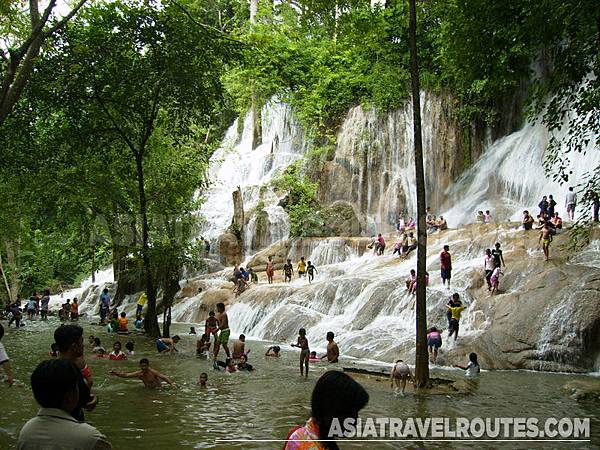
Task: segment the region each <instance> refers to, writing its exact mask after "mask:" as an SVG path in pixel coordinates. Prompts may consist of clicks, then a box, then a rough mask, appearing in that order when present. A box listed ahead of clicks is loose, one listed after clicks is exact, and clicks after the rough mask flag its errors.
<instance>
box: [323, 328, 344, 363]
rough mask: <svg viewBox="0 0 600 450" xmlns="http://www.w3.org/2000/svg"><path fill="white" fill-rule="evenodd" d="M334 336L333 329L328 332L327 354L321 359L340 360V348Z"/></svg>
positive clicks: (331, 361) (332, 361)
mask: <svg viewBox="0 0 600 450" xmlns="http://www.w3.org/2000/svg"><path fill="white" fill-rule="evenodd" d="M334 337H335V336H334V334H333V331H328V332H327V342H328V343H327V354H326V355H323V356H322V357H321V359H325V358H327V361H329V362H330V363H336V362H338V359H339V357H340V349H339V347H338V345H337V343H336V342H335V341H334V340H333V338H334Z"/></svg>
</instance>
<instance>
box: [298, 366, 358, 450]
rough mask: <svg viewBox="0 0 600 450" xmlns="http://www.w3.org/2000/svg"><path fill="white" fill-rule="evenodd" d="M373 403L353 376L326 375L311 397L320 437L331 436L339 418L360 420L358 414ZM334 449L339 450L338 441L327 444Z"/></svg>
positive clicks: (319, 381) (320, 380)
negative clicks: (332, 425) (334, 423)
mask: <svg viewBox="0 0 600 450" xmlns="http://www.w3.org/2000/svg"><path fill="white" fill-rule="evenodd" d="M368 402H369V394H368V393H367V391H366V390H365V388H363V387H362V386H361V385H360V384H359V383H357V382H356V381H355V380H354V379H353V378H352V377H350V376H349V375H347V374H345V373H344V372H340V371H338V370H330V371H327V372H325V373H324V374H323V375H322V376H321V378H319V380H318V381H317V384H315V387H314V389H313V392H312V397H311V402H310V403H311V416H312V418H313V419H314V420H315V421H316V422H317V425H318V426H319V437H320V438H321V439H322V440H325V439H330V437H329V436H328V434H329V429H330V428H331V422H332V421H333V419H334V418H337V419H338V420H339V421H340V422H343V421H344V419H346V418H356V417H358V412H359V411H360V410H361V409H362V408H364V407H365V405H366V404H367V403H368ZM324 444H325V445H326V446H327V447H328V448H331V449H337V448H338V447H337V445H336V444H335V442H326V443H325V442H324Z"/></svg>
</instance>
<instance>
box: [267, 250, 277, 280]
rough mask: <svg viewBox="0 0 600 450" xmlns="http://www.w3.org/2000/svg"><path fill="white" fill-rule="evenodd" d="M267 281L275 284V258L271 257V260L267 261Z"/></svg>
mask: <svg viewBox="0 0 600 450" xmlns="http://www.w3.org/2000/svg"><path fill="white" fill-rule="evenodd" d="M266 272H267V281H268V282H269V284H273V276H274V275H275V266H274V265H273V258H272V257H271V256H269V260H268V261H267V268H266Z"/></svg>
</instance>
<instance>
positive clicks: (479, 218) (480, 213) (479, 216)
mask: <svg viewBox="0 0 600 450" xmlns="http://www.w3.org/2000/svg"><path fill="white" fill-rule="evenodd" d="M475 222H477V223H484V222H485V216H484V215H483V211H477V217H475Z"/></svg>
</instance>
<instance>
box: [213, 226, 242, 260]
mask: <svg viewBox="0 0 600 450" xmlns="http://www.w3.org/2000/svg"><path fill="white" fill-rule="evenodd" d="M217 249H218V251H219V256H220V258H221V263H222V264H224V265H226V266H233V265H235V264H239V263H240V262H241V261H242V259H243V258H244V246H243V244H242V242H241V239H240V238H238V237H237V236H236V235H235V234H234V233H233V232H232V231H227V232H225V233H223V234H222V235H221V236H219V239H217Z"/></svg>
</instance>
